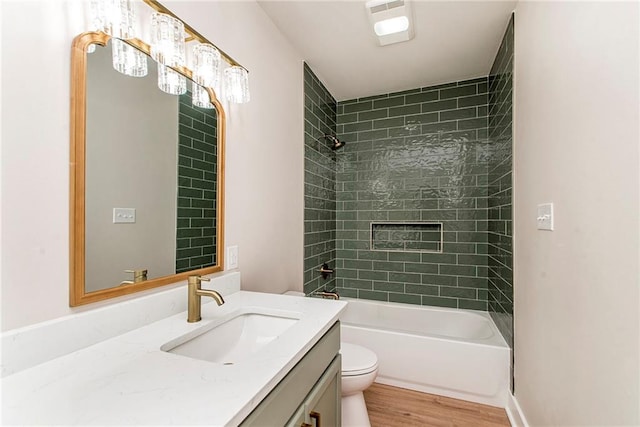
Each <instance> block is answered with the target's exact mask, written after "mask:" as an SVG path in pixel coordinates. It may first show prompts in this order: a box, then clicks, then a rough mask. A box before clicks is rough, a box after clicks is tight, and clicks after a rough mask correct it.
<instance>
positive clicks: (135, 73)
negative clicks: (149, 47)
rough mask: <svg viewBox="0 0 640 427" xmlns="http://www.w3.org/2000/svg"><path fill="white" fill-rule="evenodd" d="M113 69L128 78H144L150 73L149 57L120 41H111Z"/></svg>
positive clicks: (113, 39) (114, 39)
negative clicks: (148, 66)
mask: <svg viewBox="0 0 640 427" xmlns="http://www.w3.org/2000/svg"><path fill="white" fill-rule="evenodd" d="M111 53H112V59H113V68H114V69H115V70H116V71H118V72H120V73H122V74H125V75H127V76H131V77H144V76H146V75H147V73H148V68H147V55H145V54H144V53H142V52H140V51H139V50H138V49H136V48H135V47H133V46H131V45H129V44H127V43H125V42H123V41H122V40H120V39H116V38H112V39H111Z"/></svg>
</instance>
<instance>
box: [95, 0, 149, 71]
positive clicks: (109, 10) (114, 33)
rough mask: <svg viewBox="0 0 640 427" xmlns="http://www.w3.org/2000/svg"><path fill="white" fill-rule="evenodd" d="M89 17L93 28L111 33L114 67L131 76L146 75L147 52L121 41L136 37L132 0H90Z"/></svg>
mask: <svg viewBox="0 0 640 427" xmlns="http://www.w3.org/2000/svg"><path fill="white" fill-rule="evenodd" d="M91 17H92V26H93V29H94V30H98V31H102V32H103V33H105V34H108V35H110V36H111V37H112V39H111V40H112V42H111V43H112V44H111V49H112V52H113V56H112V59H113V68H114V69H115V70H116V71H118V72H120V73H122V74H125V75H127V76H131V77H144V76H146V75H147V56H146V55H145V54H144V53H142V52H140V51H139V50H137V49H135V48H133V47H132V46H130V45H128V44H127V43H124V42H123V41H122V40H123V39H130V38H133V37H135V18H136V14H135V9H134V7H133V4H132V3H131V1H130V0H92V1H91ZM92 47H93V50H95V46H92Z"/></svg>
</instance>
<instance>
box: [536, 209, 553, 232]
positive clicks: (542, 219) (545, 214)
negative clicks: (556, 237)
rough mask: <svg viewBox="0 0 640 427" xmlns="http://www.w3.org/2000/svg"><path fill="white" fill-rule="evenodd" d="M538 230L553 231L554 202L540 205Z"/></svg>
mask: <svg viewBox="0 0 640 427" xmlns="http://www.w3.org/2000/svg"><path fill="white" fill-rule="evenodd" d="M536 219H537V222H538V230H549V231H553V203H544V204H542V205H538V217H537V218H536Z"/></svg>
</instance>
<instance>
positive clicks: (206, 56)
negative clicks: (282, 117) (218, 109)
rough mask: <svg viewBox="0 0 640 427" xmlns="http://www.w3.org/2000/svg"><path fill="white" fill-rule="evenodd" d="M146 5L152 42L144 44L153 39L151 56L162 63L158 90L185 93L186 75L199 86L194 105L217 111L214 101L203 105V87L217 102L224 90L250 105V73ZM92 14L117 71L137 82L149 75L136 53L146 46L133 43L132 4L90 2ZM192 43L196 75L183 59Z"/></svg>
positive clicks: (157, 7) (165, 12)
mask: <svg viewBox="0 0 640 427" xmlns="http://www.w3.org/2000/svg"><path fill="white" fill-rule="evenodd" d="M144 3H146V4H147V5H148V6H149V7H151V8H152V9H153V10H154V12H153V13H152V15H151V34H150V37H149V38H143V39H145V40H149V39H150V43H149V44H148V45H147V46H149V51H150V53H151V57H152V58H153V59H154V60H155V61H157V62H158V87H159V88H160V89H161V90H162V91H164V92H166V93H169V94H172V95H181V94H184V93H185V92H186V90H187V81H186V78H185V77H184V75H182V74H185V73H186V74H185V75H187V76H189V77H190V78H193V80H194V81H195V82H196V83H197V84H194V85H193V87H194V89H193V92H194V94H193V102H194V105H196V106H199V107H202V108H213V104H211V102H210V99H209V101H208V102H205V101H206V99H205V98H204V97H205V95H206V96H207V97H208V93H207V91H206V90H205V89H204V87H209V88H211V89H213V90H214V92H215V93H216V95H218V97H219V95H220V94H219V92H220V91H221V89H222V91H223V92H224V93H225V95H226V96H225V98H226V99H227V100H228V101H230V102H233V103H238V104H242V103H245V102H249V99H250V93H249V72H248V71H247V69H246V68H244V67H243V66H242V65H240V64H239V63H238V62H237V61H236V60H234V59H233V58H231V57H230V56H229V55H227V54H226V53H225V52H223V51H222V50H221V49H219V48H217V47H216V46H215V45H213V43H211V42H209V40H207V39H206V38H205V37H203V36H202V35H201V34H199V33H198V32H197V31H196V30H194V29H193V28H191V27H190V26H189V25H188V24H185V23H184V22H183V21H181V20H180V19H179V18H178V17H177V16H176V15H174V14H173V13H172V12H171V11H170V10H169V9H167V8H166V7H164V6H163V5H162V4H160V2H158V1H157V0H144ZM91 11H92V27H93V28H92V29H93V30H96V31H101V32H103V33H105V34H107V35H109V36H111V38H112V44H113V52H114V53H113V67H114V68H115V69H116V70H118V71H119V72H121V73H123V74H127V75H129V76H133V77H141V76H144V75H146V73H147V71H146V69H147V62H146V61H147V59H146V55H144V53H142V52H141V51H139V50H137V49H135V48H134V46H136V43H138V44H139V43H143V44H145V45H146V43H145V42H144V41H143V40H142V39H135V38H136V37H138V36H137V35H136V34H135V31H134V30H135V24H136V22H135V18H136V14H135V8H134V2H133V0H91ZM118 39H119V40H118ZM192 41H195V42H197V43H198V44H197V45H196V46H194V48H193V61H192V62H193V64H192V65H193V67H192V70H193V71H191V70H189V69H188V68H187V60H186V55H185V50H186V44H187V43H188V42H192ZM90 49H91V47H90ZM222 59H224V61H225V62H226V63H228V64H229V68H227V69H225V70H224V81H222V82H221V80H222V79H221V74H222V73H221V69H222V67H223V62H222ZM177 71H180V73H178V72H177ZM181 73H182V74H181ZM221 83H222V84H221ZM199 86H202V87H199ZM221 86H224V87H223V88H221ZM196 102H197V103H198V104H195V103H196Z"/></svg>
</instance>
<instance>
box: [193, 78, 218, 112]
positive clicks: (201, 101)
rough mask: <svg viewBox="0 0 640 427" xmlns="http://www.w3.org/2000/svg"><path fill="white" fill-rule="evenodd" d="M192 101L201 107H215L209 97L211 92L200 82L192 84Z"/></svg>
mask: <svg viewBox="0 0 640 427" xmlns="http://www.w3.org/2000/svg"><path fill="white" fill-rule="evenodd" d="M191 103H192V104H193V105H194V106H196V107H200V108H207V109H211V108H214V106H213V104H212V103H211V98H210V97H209V92H207V90H206V89H205V88H203V87H202V86H200V85H199V84H196V83H193V84H192V85H191Z"/></svg>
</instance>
